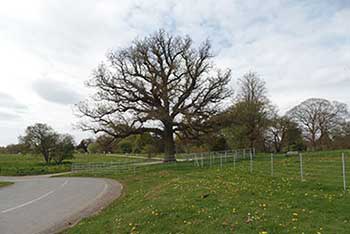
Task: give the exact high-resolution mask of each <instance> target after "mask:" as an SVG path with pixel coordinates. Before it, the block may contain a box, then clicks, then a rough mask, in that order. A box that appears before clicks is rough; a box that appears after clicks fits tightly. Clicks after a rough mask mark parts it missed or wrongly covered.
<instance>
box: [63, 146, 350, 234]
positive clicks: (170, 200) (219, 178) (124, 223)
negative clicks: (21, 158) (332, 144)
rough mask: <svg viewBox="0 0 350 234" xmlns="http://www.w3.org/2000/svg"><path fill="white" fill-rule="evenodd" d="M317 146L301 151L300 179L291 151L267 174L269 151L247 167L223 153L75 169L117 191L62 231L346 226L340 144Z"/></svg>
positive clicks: (337, 229)
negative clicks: (219, 157) (215, 159)
mask: <svg viewBox="0 0 350 234" xmlns="http://www.w3.org/2000/svg"><path fill="white" fill-rule="evenodd" d="M347 153H348V152H347ZM322 154H323V155H321V154H317V153H314V154H310V155H308V154H305V155H304V158H303V160H304V163H305V165H304V166H305V168H304V169H305V172H304V173H305V175H304V179H305V180H304V181H303V182H302V181H301V179H300V173H299V172H300V171H299V170H298V169H300V168H299V166H300V164H299V163H300V162H299V160H298V157H290V158H285V157H282V156H276V157H275V162H274V167H275V168H274V169H275V171H274V172H275V173H274V176H273V177H272V176H271V174H270V173H271V167H270V166H271V161H270V160H269V159H270V156H269V155H258V156H257V158H256V159H255V161H254V162H253V171H252V172H250V166H251V164H250V162H249V161H240V162H236V165H235V167H234V166H233V162H232V161H229V160H228V161H226V162H225V163H224V165H223V167H222V168H221V167H220V164H216V165H212V167H210V166H209V162H208V161H207V162H205V163H204V167H203V168H200V167H194V166H193V163H178V164H173V165H153V166H148V167H147V169H144V170H138V171H136V174H134V173H133V172H132V171H130V173H125V174H116V173H113V172H103V171H102V172H99V173H96V174H92V173H87V174H80V175H79V176H98V177H109V178H114V179H116V180H118V181H120V182H122V183H123V185H124V192H123V196H122V197H121V198H120V199H118V200H117V201H115V202H114V203H112V205H111V206H110V207H108V208H107V209H106V210H104V211H103V212H102V213H100V214H99V215H97V216H95V217H91V218H88V219H84V220H83V221H81V222H80V223H79V224H78V225H77V226H75V227H73V228H72V229H69V230H67V231H65V232H64V233H66V234H71V233H84V234H85V233H94V234H95V233H96V234H97V233H150V234H151V233H152V234H154V233H215V234H216V233H305V234H306V233H315V234H318V233H344V234H345V233H349V230H350V191H349V190H348V191H347V192H344V191H343V188H342V174H341V170H340V169H341V167H339V165H341V164H339V162H340V161H339V160H340V152H328V154H325V153H322ZM278 157H280V158H278ZM349 164H350V163H349ZM349 167H350V166H349ZM347 172H350V171H349V170H348V169H347Z"/></svg>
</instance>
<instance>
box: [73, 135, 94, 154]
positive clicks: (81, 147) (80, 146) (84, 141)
mask: <svg viewBox="0 0 350 234" xmlns="http://www.w3.org/2000/svg"><path fill="white" fill-rule="evenodd" d="M93 142H94V140H93V139H91V138H87V139H82V140H81V141H80V143H79V144H78V145H77V147H76V149H77V150H81V151H82V152H83V153H88V147H89V145H90V144H91V143H93Z"/></svg>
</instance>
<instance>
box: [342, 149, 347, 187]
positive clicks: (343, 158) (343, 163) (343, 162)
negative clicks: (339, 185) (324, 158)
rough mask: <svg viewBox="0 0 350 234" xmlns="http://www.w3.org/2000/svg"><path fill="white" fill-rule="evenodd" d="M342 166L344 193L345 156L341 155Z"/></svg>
mask: <svg viewBox="0 0 350 234" xmlns="http://www.w3.org/2000/svg"><path fill="white" fill-rule="evenodd" d="M341 158H342V165H343V186H344V192H346V175H345V155H344V153H342V155H341Z"/></svg>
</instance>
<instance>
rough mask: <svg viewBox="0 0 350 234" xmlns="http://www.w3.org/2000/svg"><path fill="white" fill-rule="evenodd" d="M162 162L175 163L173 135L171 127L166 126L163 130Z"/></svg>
mask: <svg viewBox="0 0 350 234" xmlns="http://www.w3.org/2000/svg"><path fill="white" fill-rule="evenodd" d="M163 141H164V154H165V155H164V162H175V161H176V159H175V142H174V133H173V126H172V125H170V124H169V125H166V126H165V128H164V135H163Z"/></svg>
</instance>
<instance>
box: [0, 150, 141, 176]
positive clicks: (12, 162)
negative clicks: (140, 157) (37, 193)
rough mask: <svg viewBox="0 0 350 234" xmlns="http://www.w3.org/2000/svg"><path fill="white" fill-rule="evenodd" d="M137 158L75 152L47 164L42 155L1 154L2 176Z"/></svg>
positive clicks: (0, 170) (39, 172) (46, 172)
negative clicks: (61, 161) (77, 163)
mask: <svg viewBox="0 0 350 234" xmlns="http://www.w3.org/2000/svg"><path fill="white" fill-rule="evenodd" d="M131 160H135V159H133V158H128V157H124V156H120V155H114V154H113V155H103V154H101V155H99V154H89V155H86V154H75V155H74V158H73V159H68V160H65V161H63V163H62V164H60V165H56V164H54V163H51V164H50V165H47V164H46V163H45V162H44V159H43V157H42V156H40V155H9V154H6V155H5V154H0V176H5V175H6V176H16V175H39V174H51V173H59V172H67V171H70V169H71V164H72V163H73V162H79V163H84V162H119V161H120V162H124V161H131Z"/></svg>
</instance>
